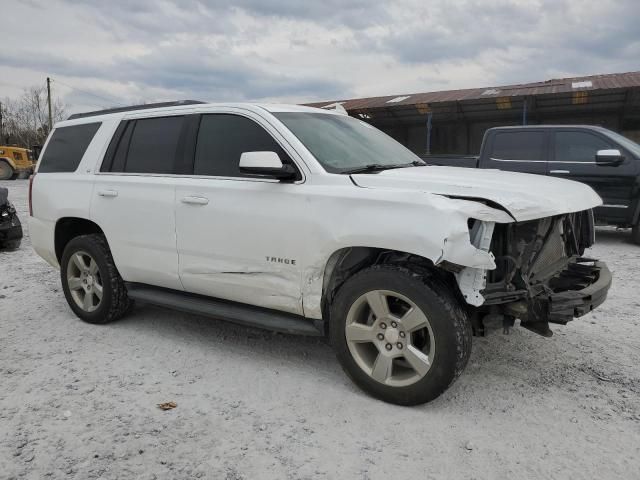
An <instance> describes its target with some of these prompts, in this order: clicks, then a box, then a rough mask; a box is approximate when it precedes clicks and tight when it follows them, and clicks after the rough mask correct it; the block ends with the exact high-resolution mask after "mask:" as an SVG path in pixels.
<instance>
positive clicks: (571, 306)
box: [542, 258, 612, 324]
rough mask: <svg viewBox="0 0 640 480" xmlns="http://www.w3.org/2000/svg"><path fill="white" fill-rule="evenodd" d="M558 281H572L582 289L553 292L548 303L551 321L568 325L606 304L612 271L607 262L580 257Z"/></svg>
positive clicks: (546, 301)
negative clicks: (571, 321) (574, 319)
mask: <svg viewBox="0 0 640 480" xmlns="http://www.w3.org/2000/svg"><path fill="white" fill-rule="evenodd" d="M555 280H556V283H567V282H572V283H573V284H574V285H576V286H583V288H580V289H569V290H565V291H561V292H557V293H551V294H550V295H549V296H548V298H547V299H545V300H542V301H543V302H544V303H546V307H547V312H548V321H549V322H551V323H560V324H565V323H567V322H568V321H570V320H572V319H573V318H576V317H582V316H583V315H586V314H587V313H589V312H590V311H592V310H593V309H594V308H596V307H598V306H599V305H600V304H602V303H603V302H604V301H605V299H606V298H607V293H608V292H609V288H610V287H611V282H612V278H611V272H610V271H609V268H608V267H607V265H606V264H605V263H604V262H600V261H596V260H590V259H586V258H580V259H578V260H577V261H576V262H575V263H572V264H570V265H568V267H567V269H565V270H563V271H562V272H561V273H560V275H559V276H558V278H557V279H555Z"/></svg>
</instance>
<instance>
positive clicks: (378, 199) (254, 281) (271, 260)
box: [176, 176, 513, 319]
mask: <svg viewBox="0 0 640 480" xmlns="http://www.w3.org/2000/svg"><path fill="white" fill-rule="evenodd" d="M314 180H315V182H313V181H311V179H308V180H307V181H306V182H303V183H297V184H296V183H293V184H284V183H278V182H273V181H244V180H237V181H236V180H228V179H215V178H184V179H180V180H177V182H178V185H177V187H176V228H177V250H178V252H179V270H180V278H181V280H182V284H183V287H184V289H185V290H187V291H190V292H194V293H200V294H204V295H210V296H214V297H217V298H222V299H228V300H232V301H238V302H244V303H246V302H247V300H248V299H249V300H250V303H252V304H254V305H258V306H262V307H267V308H274V309H278V310H283V311H287V312H291V313H297V314H304V315H305V316H307V317H309V318H315V319H319V318H321V316H322V314H321V300H322V288H323V278H324V272H325V269H326V266H327V262H328V261H329V259H330V258H331V256H332V254H333V253H334V252H336V251H338V250H340V249H343V248H347V247H371V248H382V249H389V250H398V251H402V252H407V253H411V254H415V255H420V256H422V257H425V258H428V259H430V260H431V261H433V262H434V263H435V264H438V263H440V262H442V261H444V260H446V261H448V262H451V263H456V264H459V265H463V266H470V267H474V268H486V269H491V268H495V263H494V261H493V257H492V255H491V254H490V253H488V252H486V251H483V250H480V249H478V248H476V247H475V246H473V245H472V244H471V240H470V237H469V228H468V224H467V221H468V219H469V218H478V219H481V220H486V221H492V222H509V221H512V220H513V219H512V218H511V217H509V215H507V214H506V213H505V212H502V211H500V210H496V209H493V208H490V207H487V206H485V205H483V204H481V203H479V202H472V201H466V200H452V199H448V198H445V197H442V196H438V195H429V194H424V193H420V192H399V191H391V190H390V191H385V190H371V189H363V188H359V187H357V186H355V185H354V184H353V183H352V182H351V181H350V179H349V177H348V176H324V177H315V178H314ZM186 196H202V197H206V198H208V199H209V202H208V204H206V205H197V206H194V205H189V204H184V203H182V202H181V201H180V199H182V198H183V197H186Z"/></svg>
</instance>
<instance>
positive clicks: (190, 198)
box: [180, 196, 209, 205]
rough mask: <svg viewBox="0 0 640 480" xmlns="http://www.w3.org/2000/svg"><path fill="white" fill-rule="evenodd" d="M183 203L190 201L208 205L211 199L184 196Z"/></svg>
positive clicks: (189, 202)
mask: <svg viewBox="0 0 640 480" xmlns="http://www.w3.org/2000/svg"><path fill="white" fill-rule="evenodd" d="M180 201H181V202H182V203H188V204H190V205H207V204H208V203H209V199H208V198H206V197H192V196H189V197H182V200H180Z"/></svg>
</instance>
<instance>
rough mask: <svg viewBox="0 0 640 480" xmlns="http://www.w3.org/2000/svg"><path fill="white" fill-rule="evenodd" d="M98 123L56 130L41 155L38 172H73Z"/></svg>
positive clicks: (98, 126) (96, 129)
mask: <svg viewBox="0 0 640 480" xmlns="http://www.w3.org/2000/svg"><path fill="white" fill-rule="evenodd" d="M98 128H100V123H85V124H83V125H74V126H72V127H60V128H56V129H55V130H54V131H53V134H52V135H51V139H50V140H49V144H48V145H47V149H46V150H45V151H44V153H43V154H42V161H41V162H40V166H39V167H38V172H42V173H51V172H75V170H76V169H77V168H78V165H79V164H80V160H82V156H83V155H84V152H85V151H86V150H87V147H88V146H89V143H91V140H92V139H93V136H94V135H95V134H96V132H97V131H98Z"/></svg>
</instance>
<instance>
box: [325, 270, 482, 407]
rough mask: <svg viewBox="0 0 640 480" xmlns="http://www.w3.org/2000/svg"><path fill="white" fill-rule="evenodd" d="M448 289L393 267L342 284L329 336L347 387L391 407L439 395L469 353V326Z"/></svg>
mask: <svg viewBox="0 0 640 480" xmlns="http://www.w3.org/2000/svg"><path fill="white" fill-rule="evenodd" d="M452 288H454V287H453V286H452V285H451V284H450V283H449V282H447V281H445V280H444V279H443V278H442V277H441V276H440V275H438V274H437V273H434V272H430V271H426V270H425V271H413V270H409V269H407V268H405V267H401V266H396V265H376V266H373V267H370V268H367V269H364V270H362V271H360V272H358V273H357V274H356V275H354V276H353V277H351V278H350V279H349V280H347V281H346V282H345V283H344V284H343V285H342V286H341V287H340V290H339V291H338V293H337V295H336V297H335V299H334V301H333V304H332V305H331V319H330V337H331V343H332V345H333V347H334V349H335V352H336V356H337V357H338V360H339V362H340V364H341V365H342V368H343V369H344V371H345V372H346V373H347V375H348V376H349V377H350V378H351V379H352V380H353V381H354V383H356V385H358V386H359V387H360V388H362V389H363V390H364V391H365V392H367V393H369V394H370V395H372V396H374V397H376V398H379V399H381V400H383V401H385V402H389V403H394V404H397V405H418V404H421V403H426V402H429V401H431V400H433V399H435V398H436V397H438V396H439V395H440V394H442V393H443V392H444V391H445V390H446V389H447V388H448V387H449V386H450V385H451V384H452V383H453V381H454V380H455V379H456V378H457V377H458V376H459V375H460V374H461V373H462V371H463V370H464V367H465V366H466V364H467V361H468V359H469V355H470V354H471V338H472V330H471V323H470V321H469V318H468V315H467V313H466V310H465V309H464V308H462V307H461V305H460V302H459V300H457V299H456V297H455V296H454V294H453V293H452ZM380 298H382V299H383V300H382V302H380V301H379V299H380ZM372 305H373V306H372Z"/></svg>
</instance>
